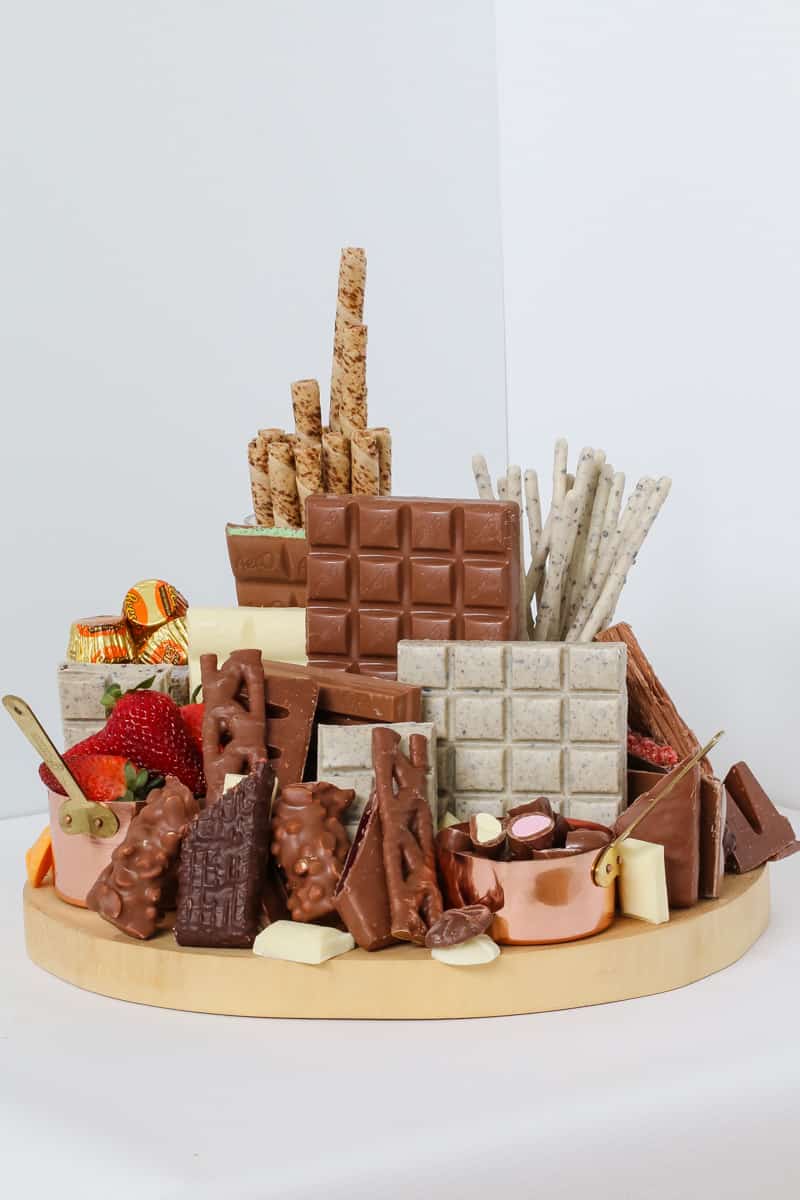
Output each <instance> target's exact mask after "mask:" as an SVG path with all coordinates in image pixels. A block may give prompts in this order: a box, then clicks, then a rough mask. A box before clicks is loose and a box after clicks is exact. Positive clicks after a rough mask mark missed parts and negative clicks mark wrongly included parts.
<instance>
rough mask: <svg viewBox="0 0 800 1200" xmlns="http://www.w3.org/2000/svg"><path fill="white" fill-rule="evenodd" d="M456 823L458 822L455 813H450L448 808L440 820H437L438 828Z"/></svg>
mask: <svg viewBox="0 0 800 1200" xmlns="http://www.w3.org/2000/svg"><path fill="white" fill-rule="evenodd" d="M458 824H459V820H458V817H457V816H456V815H455V813H451V812H450V811H449V810H448V812H446V813H445V814H444V816H443V817H442V818H441V820H440V821H439V828H440V829H449V828H450V826H451V825H458Z"/></svg>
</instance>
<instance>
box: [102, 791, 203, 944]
mask: <svg viewBox="0 0 800 1200" xmlns="http://www.w3.org/2000/svg"><path fill="white" fill-rule="evenodd" d="M198 811H199V809H198V806H197V801H196V800H195V798H194V796H193V795H192V793H191V792H190V791H189V789H188V788H187V787H185V785H184V784H182V783H181V781H180V780H179V779H176V778H175V777H174V776H173V775H168V776H167V779H166V782H165V784H164V786H163V787H162V788H159V789H158V790H157V791H154V792H151V793H150V796H149V798H148V800H147V803H146V804H145V805H144V807H143V808H142V809H141V811H140V812H138V813H137V814H136V816H135V817H134V818H133V820H132V821H131V823H130V825H129V826H128V832H127V834H126V835H125V840H124V842H121V843H120V845H119V846H117V848H116V849H115V850H114V852H113V854H112V855H111V862H110V863H109V864H108V866H107V867H105V868H104V869H103V870H102V871H101V872H100V875H99V876H98V878H97V880H96V882H95V883H94V885H93V887H92V889H91V891H90V892H89V894H88V896H87V897H86V907H87V908H90V909H93V910H94V912H96V913H98V914H99V915H100V916H101V917H103V918H104V920H106V921H110V922H111V924H112V925H116V927H117V929H120V930H122V932H123V933H127V934H128V936H129V937H135V938H142V939H144V938H150V937H152V936H153V934H154V933H155V932H156V928H157V925H158V921H159V919H160V918H161V917H163V915H164V913H165V912H166V911H167V909H168V908H169V907H170V902H171V900H172V899H173V898H174V894H175V890H174V884H175V868H176V866H177V861H178V854H179V852H180V848H181V839H182V838H183V837H184V835H185V834H186V831H187V830H188V828H189V825H190V823H191V821H192V818H193V817H195V816H196V815H197V813H198Z"/></svg>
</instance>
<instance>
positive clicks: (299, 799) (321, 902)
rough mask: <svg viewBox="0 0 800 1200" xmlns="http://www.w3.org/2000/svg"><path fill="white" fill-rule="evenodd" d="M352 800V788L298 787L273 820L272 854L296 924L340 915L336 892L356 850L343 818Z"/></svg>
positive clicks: (283, 798) (286, 792)
mask: <svg viewBox="0 0 800 1200" xmlns="http://www.w3.org/2000/svg"><path fill="white" fill-rule="evenodd" d="M352 799H353V792H352V790H348V791H345V790H344V789H343V788H337V787H334V786H333V784H331V783H294V784H290V785H289V786H288V787H284V788H283V789H282V791H281V794H280V797H279V799H278V801H277V804H276V807H275V812H274V815H273V818H272V854H273V856H274V858H275V860H276V861H277V863H278V865H279V866H280V868H281V871H282V872H283V878H284V879H285V881H286V887H287V890H288V893H289V912H290V913H291V915H292V920H294V921H318V920H319V919H320V918H321V917H327V916H329V915H330V914H331V913H332V912H333V911H334V905H333V893H334V890H335V888H336V885H337V883H338V882H339V880H340V878H341V875H342V867H343V865H344V861H345V858H346V857H347V851H348V849H349V847H350V843H349V841H348V838H347V834H346V833H345V831H344V826H343V825H342V822H341V819H340V818H341V816H342V813H343V812H344V810H345V809H346V808H347V806H348V805H349V804H350V803H351V801H352Z"/></svg>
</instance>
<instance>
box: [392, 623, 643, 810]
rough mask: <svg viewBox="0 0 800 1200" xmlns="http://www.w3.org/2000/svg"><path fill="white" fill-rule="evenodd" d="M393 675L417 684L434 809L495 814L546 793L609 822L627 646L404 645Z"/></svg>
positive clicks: (620, 747)
mask: <svg viewBox="0 0 800 1200" xmlns="http://www.w3.org/2000/svg"><path fill="white" fill-rule="evenodd" d="M397 673H398V678H399V679H401V680H402V681H403V682H405V683H414V684H417V685H418V686H421V687H422V717H423V720H425V721H430V722H432V724H433V725H434V727H435V729H436V735H437V766H438V786H439V807H440V810H441V809H442V807H445V808H448V809H450V810H451V811H453V812H454V813H455V814H456V816H457V817H458V818H459V819H460V820H466V819H468V818H469V816H470V815H471V814H472V813H475V812H491V813H494V814H495V815H496V816H502V815H503V814H504V813H505V812H506V811H508V809H510V808H513V807H515V806H516V805H518V804H521V803H523V802H524V801H526V800H532V799H534V798H535V797H537V796H546V797H547V799H549V800H550V802H551V803H552V805H553V807H554V808H556V809H558V810H559V811H561V812H562V813H563V814H564V815H565V816H569V817H573V818H577V819H579V820H591V821H599V822H600V824H603V825H608V824H612V823H613V821H614V820H615V819H616V817H617V815H618V813H619V812H620V810H621V808H622V807H623V806H624V800H625V788H626V769H625V768H626V761H627V756H626V734H627V692H626V688H625V647H624V646H622V645H619V644H614V645H604V646H599V645H597V644H595V643H592V644H589V645H585V646H583V645H566V644H565V643H563V642H468V641H462V642H452V641H442V642H432V641H412V640H406V641H402V642H401V643H400V645H399V646H398V671H397Z"/></svg>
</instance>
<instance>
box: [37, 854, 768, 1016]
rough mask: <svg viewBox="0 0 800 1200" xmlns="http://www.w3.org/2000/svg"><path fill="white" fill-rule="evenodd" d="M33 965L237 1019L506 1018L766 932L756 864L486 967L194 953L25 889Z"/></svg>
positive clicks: (717, 958) (713, 956)
mask: <svg viewBox="0 0 800 1200" xmlns="http://www.w3.org/2000/svg"><path fill="white" fill-rule="evenodd" d="M23 903H24V909H25V937H26V942H27V947H28V954H29V956H30V958H31V959H32V960H33V962H35V963H36V964H37V965H38V966H40V967H43V968H44V969H45V970H46V971H49V972H50V973H51V974H53V975H57V976H58V977H59V978H60V979H64V980H66V981H67V982H69V983H74V984H75V985H76V986H77V987H81V988H85V989H86V990H87V991H90V992H98V993H100V994H101V995H104V996H113V997H115V998H116V999H119V1000H130V1001H133V1002H135V1003H137V1004H152V1005H155V1006H157V1007H159V1008H173V1009H181V1010H183V1011H186V1012H204V1013H224V1014H228V1015H232V1016H244V1017H317V1018H327V1019H330V1018H339V1019H341V1018H360V1019H390V1020H408V1019H413V1020H423V1019H430V1018H435V1019H438V1018H452V1017H491V1016H509V1015H512V1014H518V1013H536V1012H549V1011H552V1010H553V1009H559V1008H580V1007H583V1006H584V1005H588V1004H605V1003H607V1002H608V1001H612V1000H628V999H632V998H634V997H637V996H649V995H653V994H654V993H656V992H666V991H670V990H671V989H672V988H678V987H683V986H684V985H685V984H687V983H693V982H695V981H696V980H698V979H703V978H704V977H705V976H706V975H711V974H712V973H713V972H714V971H720V970H722V968H723V967H727V966H730V964H731V963H734V962H736V960H737V959H738V958H740V957H741V956H742V955H743V954H744V953H745V951H746V950H748V949H749V947H750V946H752V945H753V943H754V942H755V941H756V940H757V939H758V937H759V936H760V934H761V933H763V931H764V930H765V929H766V927H767V924H768V922H769V876H768V874H767V871H766V869H765V868H763V867H762V868H761V869H759V870H757V871H753V872H751V873H750V874H748V875H738V876H737V875H728V876H726V877H725V880H724V888H723V892H722V896H721V897H720V899H719V900H706V901H703V902H702V903H700V904H698V905H697V906H696V907H695V908H691V909H686V910H683V911H678V912H675V913H673V915H672V918H671V919H670V921H669V922H668V923H666V924H665V925H657V926H650V925H645V924H643V923H642V922H640V921H633V920H629V919H627V918H620V919H618V920H617V921H615V923H614V925H612V927H611V928H610V929H608V930H607V931H606V932H605V933H602V934H598V935H597V936H595V937H592V938H586V939H585V940H584V941H580V942H569V943H566V944H563V945H558V946H508V947H503V948H502V953H501V955H500V957H499V958H498V959H497V960H496V961H495V962H493V963H491V964H490V965H489V966H482V967H448V966H444V965H443V964H441V963H438V962H436V961H434V959H432V958H431V956H430V953H429V952H428V951H427V950H423V949H419V948H417V947H415V946H396V947H393V948H391V949H389V950H381V951H378V952H376V953H373V954H368V953H367V952H366V951H363V950H355V951H352V952H351V953H350V954H346V955H343V956H342V957H340V958H334V959H331V960H330V961H329V962H327V963H324V964H323V965H322V966H319V967H309V966H301V965H299V964H297V963H285V962H275V961H271V960H268V959H263V958H259V957H258V956H257V955H255V954H253V953H252V952H251V951H249V950H223V951H218V950H196V949H187V948H183V947H181V946H178V945H177V944H176V943H175V940H174V938H173V936H172V934H171V933H167V932H165V933H162V934H160V935H158V936H157V937H155V938H153V939H152V940H151V941H149V942H138V941H134V940H133V939H131V938H127V937H125V936H124V935H123V934H121V933H118V932H117V930H115V929H114V928H113V926H111V925H109V924H107V923H106V922H105V921H103V920H101V918H100V917H98V916H96V915H95V914H94V913H91V912H87V911H85V910H83V909H79V908H73V907H72V906H70V905H68V904H64V903H63V902H62V901H61V900H59V899H58V897H57V896H56V894H55V892H54V891H53V888H52V887H44V888H39V889H33V888H31V887H30V886H29V885H26V887H25V891H24V895H23Z"/></svg>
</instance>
